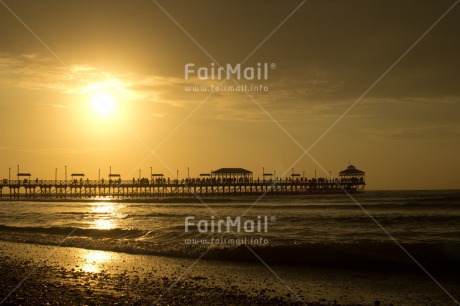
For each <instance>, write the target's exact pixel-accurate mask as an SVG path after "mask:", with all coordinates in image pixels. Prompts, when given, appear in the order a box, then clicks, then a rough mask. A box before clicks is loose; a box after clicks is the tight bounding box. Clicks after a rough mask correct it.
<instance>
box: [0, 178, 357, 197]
mask: <svg viewBox="0 0 460 306" xmlns="http://www.w3.org/2000/svg"><path fill="white" fill-rule="evenodd" d="M364 186H365V182H364V180H359V179H346V180H344V179H325V178H319V179H309V180H308V179H303V178H297V179H292V178H286V179H278V180H276V181H275V180H252V179H251V180H247V179H246V180H242V179H241V180H216V179H200V178H196V179H184V180H171V179H164V178H157V179H151V180H148V179H138V180H134V179H133V180H128V181H125V180H109V181H104V180H101V181H97V180H96V181H94V180H88V179H86V180H70V181H69V180H67V181H58V180H52V181H45V180H4V181H1V182H0V198H2V199H38V200H39V199H84V198H87V199H91V198H101V197H102V198H103V197H108V198H120V199H123V198H161V197H194V196H199V197H207V196H230V197H231V196H257V195H263V194H265V195H308V194H341V193H345V192H348V193H362V192H364Z"/></svg>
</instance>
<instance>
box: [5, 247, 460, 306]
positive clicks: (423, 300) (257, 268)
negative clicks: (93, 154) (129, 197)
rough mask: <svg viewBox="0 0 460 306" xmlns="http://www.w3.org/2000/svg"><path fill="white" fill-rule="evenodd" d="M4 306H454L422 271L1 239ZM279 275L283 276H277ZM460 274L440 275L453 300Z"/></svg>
mask: <svg viewBox="0 0 460 306" xmlns="http://www.w3.org/2000/svg"><path fill="white" fill-rule="evenodd" d="M0 267H1V270H0V271H1V275H2V277H1V278H0V292H1V295H0V301H1V300H3V299H4V298H5V297H7V296H8V295H9V293H10V292H11V291H12V290H13V289H14V288H15V287H16V286H17V285H18V284H19V283H21V281H22V280H23V279H24V278H26V277H27V276H28V275H29V277H28V278H27V279H26V280H25V281H24V282H23V283H22V284H21V285H20V286H19V287H18V289H17V290H16V291H15V292H14V293H12V294H11V295H9V296H8V297H7V298H6V300H5V301H4V303H3V304H2V305H44V304H45V305H46V304H49V305H153V304H158V305H190V304H191V305H193V304H198V305H228V304H230V305H287V304H289V305H303V302H305V304H307V305H454V302H453V301H452V300H451V299H450V298H449V297H448V296H447V295H446V294H445V293H444V292H443V291H442V290H441V289H440V288H439V287H438V286H437V285H436V284H434V283H433V282H432V281H431V280H430V279H429V278H427V277H426V276H425V275H423V274H408V273H405V274H398V273H395V272H391V273H390V272H389V273H385V272H382V271H379V272H372V271H354V270H338V269H334V270H332V269H324V268H312V267H295V266H283V265H271V266H270V267H271V269H272V271H273V272H274V273H276V275H274V274H273V273H272V272H271V271H270V270H269V269H267V267H265V266H264V265H263V264H261V263H259V264H254V263H236V262H227V261H210V260H200V261H198V262H195V260H191V259H183V258H170V257H159V256H145V255H130V254H124V253H116V252H106V251H95V250H86V249H80V248H70V247H53V246H40V245H32V244H20V243H11V242H0ZM278 277H279V278H278ZM457 279H458V277H456V276H455V275H452V276H442V277H439V278H438V280H439V281H440V282H441V283H442V284H443V285H444V286H445V287H446V289H448V290H449V292H451V294H453V295H454V296H455V297H457V298H458V297H459V296H460V294H459V293H460V284H459V282H458V280H457Z"/></svg>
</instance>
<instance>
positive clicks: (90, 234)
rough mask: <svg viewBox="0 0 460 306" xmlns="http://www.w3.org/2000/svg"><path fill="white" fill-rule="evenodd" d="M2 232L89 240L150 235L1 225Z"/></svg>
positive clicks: (136, 231) (128, 230)
mask: <svg viewBox="0 0 460 306" xmlns="http://www.w3.org/2000/svg"><path fill="white" fill-rule="evenodd" d="M0 231H4V232H16V233H31V234H34V233H35V234H49V235H61V236H68V235H72V236H81V237H89V238H125V239H132V238H138V237H141V236H143V235H145V234H147V233H148V231H142V230H136V229H120V228H114V229H92V228H77V227H27V226H25V227H16V226H7V225H0Z"/></svg>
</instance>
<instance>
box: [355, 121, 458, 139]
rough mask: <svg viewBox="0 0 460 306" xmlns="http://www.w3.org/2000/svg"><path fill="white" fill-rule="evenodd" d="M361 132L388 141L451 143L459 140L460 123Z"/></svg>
mask: <svg viewBox="0 0 460 306" xmlns="http://www.w3.org/2000/svg"><path fill="white" fill-rule="evenodd" d="M363 134H364V135H366V136H368V137H370V138H374V139H377V140H380V141H388V142H427V143H451V142H458V141H459V140H460V125H436V126H418V127H407V128H388V129H366V130H364V131H363Z"/></svg>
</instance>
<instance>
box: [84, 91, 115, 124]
mask: <svg viewBox="0 0 460 306" xmlns="http://www.w3.org/2000/svg"><path fill="white" fill-rule="evenodd" d="M83 92H84V94H85V95H86V96H87V99H88V101H89V109H88V112H89V113H92V114H93V115H95V116H97V117H98V118H100V119H102V118H110V117H114V115H115V113H116V111H117V109H118V106H119V103H118V102H119V101H118V98H119V96H120V95H122V90H121V87H120V85H119V84H117V83H114V82H99V83H94V84H92V85H91V86H88V87H87V88H85V90H84V91H83Z"/></svg>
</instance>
